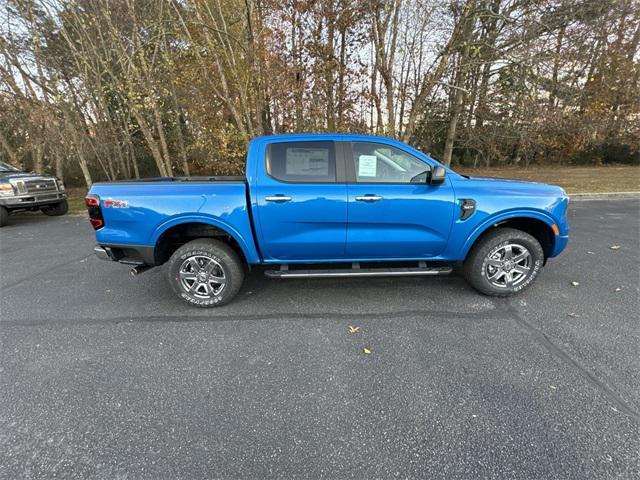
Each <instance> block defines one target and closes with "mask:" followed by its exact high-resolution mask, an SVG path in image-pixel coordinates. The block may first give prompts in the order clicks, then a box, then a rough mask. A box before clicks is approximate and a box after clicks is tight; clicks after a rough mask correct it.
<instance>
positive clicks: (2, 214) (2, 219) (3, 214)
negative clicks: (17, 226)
mask: <svg viewBox="0 0 640 480" xmlns="http://www.w3.org/2000/svg"><path fill="white" fill-rule="evenodd" d="M8 223H9V210H7V209H6V207H2V206H0V227H4V226H5V225H6V224H8Z"/></svg>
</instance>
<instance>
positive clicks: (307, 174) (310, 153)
mask: <svg viewBox="0 0 640 480" xmlns="http://www.w3.org/2000/svg"><path fill="white" fill-rule="evenodd" d="M267 171H268V172H269V175H271V176H272V177H275V178H277V179H278V180H282V181H284V182H299V183H331V182H335V181H336V151H335V146H334V143H333V142H285V143H272V144H271V145H269V151H268V155H267Z"/></svg>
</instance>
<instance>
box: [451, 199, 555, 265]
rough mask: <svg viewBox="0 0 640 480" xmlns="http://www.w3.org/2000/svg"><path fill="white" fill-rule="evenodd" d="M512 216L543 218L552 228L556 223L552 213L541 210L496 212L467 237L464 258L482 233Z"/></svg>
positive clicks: (463, 250) (463, 249)
mask: <svg viewBox="0 0 640 480" xmlns="http://www.w3.org/2000/svg"><path fill="white" fill-rule="evenodd" d="M512 218H532V219H535V220H541V221H543V222H544V223H546V224H547V225H548V226H549V228H551V226H552V225H553V224H555V223H556V222H555V220H554V219H553V217H552V216H551V215H549V214H548V213H547V212H543V211H540V210H527V209H518V210H509V211H506V212H499V213H496V214H494V215H492V216H490V217H488V218H486V219H485V220H484V221H483V222H482V223H481V224H479V225H478V226H476V228H475V229H474V230H473V232H472V233H471V235H469V236H468V237H467V240H466V241H465V243H464V245H463V247H462V258H466V257H467V254H468V253H469V250H471V247H472V246H473V244H474V243H475V242H476V240H477V239H478V238H479V237H480V235H482V234H483V233H484V232H486V231H487V230H488V229H489V228H491V227H492V226H493V225H495V224H496V223H500V222H504V221H505V220H509V219H512Z"/></svg>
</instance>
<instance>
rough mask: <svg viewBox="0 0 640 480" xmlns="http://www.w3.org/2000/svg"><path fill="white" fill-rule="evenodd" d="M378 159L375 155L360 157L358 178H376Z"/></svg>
mask: <svg viewBox="0 0 640 480" xmlns="http://www.w3.org/2000/svg"><path fill="white" fill-rule="evenodd" d="M377 166H378V158H377V157H376V156H375V155H360V156H359V157H358V176H359V177H375V176H376V167H377Z"/></svg>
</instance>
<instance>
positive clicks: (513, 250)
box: [463, 228, 544, 297]
mask: <svg viewBox="0 0 640 480" xmlns="http://www.w3.org/2000/svg"><path fill="white" fill-rule="evenodd" d="M543 263H544V252H543V250H542V247H541V246H540V243H539V242H538V240H536V239H535V238H534V237H533V236H531V235H529V234H528V233H526V232H523V231H521V230H516V229H513V228H497V229H495V230H493V231H492V232H490V233H488V234H487V235H486V236H485V237H484V238H482V239H481V240H480V241H479V242H478V243H477V244H476V245H474V246H473V248H472V250H471V252H470V253H469V255H468V256H467V259H466V260H465V262H464V267H463V272H464V277H465V278H466V280H467V282H469V283H470V284H471V286H472V287H473V288H475V289H476V290H478V291H480V292H482V293H484V294H485V295H491V296H494V297H508V296H510V295H513V294H515V293H518V292H520V291H522V290H524V289H525V288H527V287H528V286H529V285H531V284H532V283H533V281H534V280H535V279H536V277H537V276H538V273H540V270H541V269H542V265H543Z"/></svg>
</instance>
